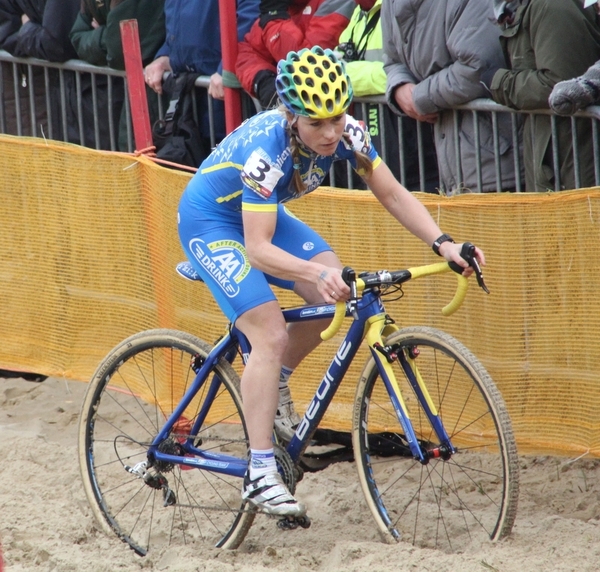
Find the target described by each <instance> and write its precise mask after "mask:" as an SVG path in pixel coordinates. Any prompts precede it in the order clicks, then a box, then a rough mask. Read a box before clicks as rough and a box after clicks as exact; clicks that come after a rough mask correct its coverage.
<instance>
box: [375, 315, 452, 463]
mask: <svg viewBox="0 0 600 572" xmlns="http://www.w3.org/2000/svg"><path fill="white" fill-rule="evenodd" d="M388 320H389V319H388V317H387V316H385V315H383V314H382V315H380V316H375V317H374V318H372V319H371V324H370V327H369V329H368V331H367V334H366V339H367V342H368V344H369V348H370V349H371V353H372V355H373V359H375V361H376V362H377V366H378V369H379V372H380V375H381V377H382V379H383V382H384V385H385V387H386V389H387V392H388V395H389V397H390V400H391V402H392V405H393V407H394V410H395V411H396V415H397V417H398V421H399V422H400V425H401V426H402V430H403V431H404V436H405V438H406V441H407V442H408V445H409V447H410V450H411V453H412V455H413V458H415V459H416V460H418V461H419V462H420V463H421V464H423V465H426V464H427V463H429V460H430V459H433V458H442V459H444V460H448V459H449V458H450V457H451V456H452V455H453V454H454V453H455V452H456V449H455V448H454V447H453V445H452V443H451V442H450V437H449V436H448V433H447V432H446V429H445V428H444V425H443V423H442V420H441V419H440V417H439V415H438V412H437V409H436V407H435V405H434V403H433V401H432V399H431V396H430V395H429V392H428V391H427V386H426V385H425V382H424V381H423V378H422V377H421V374H420V372H419V368H418V366H417V359H418V356H419V349H418V347H413V348H408V350H407V348H402V347H395V346H386V345H385V344H384V343H383V339H382V333H383V332H384V331H385V330H386V329H387V330H389V329H390V328H389V327H390V323H389V321H388ZM392 329H393V330H396V329H397V327H396V326H393V328H392ZM396 361H399V362H400V365H401V366H402V370H403V371H404V374H405V375H406V379H407V380H408V382H409V383H410V385H411V387H412V389H413V390H414V392H415V395H416V396H417V399H418V401H419V403H420V405H421V407H422V408H423V410H424V412H425V414H426V415H427V417H428V419H429V422H430V423H431V426H432V427H433V429H434V431H435V433H436V435H437V438H438V440H439V443H440V445H439V446H438V447H435V448H429V449H428V448H426V447H425V446H423V445H421V442H420V441H419V439H418V437H417V435H416V433H415V430H414V428H413V425H412V422H411V420H410V415H409V412H408V408H407V407H406V403H405V401H404V398H403V397H402V392H401V391H400V386H399V385H398V380H397V379H396V374H395V373H394V370H393V368H392V364H393V363H394V362H396Z"/></svg>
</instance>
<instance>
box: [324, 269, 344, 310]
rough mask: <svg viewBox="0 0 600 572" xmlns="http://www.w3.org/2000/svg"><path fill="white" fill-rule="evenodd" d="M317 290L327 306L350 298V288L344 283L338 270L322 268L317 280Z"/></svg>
mask: <svg viewBox="0 0 600 572" xmlns="http://www.w3.org/2000/svg"><path fill="white" fill-rule="evenodd" d="M317 290H318V291H319V293H320V294H321V296H323V300H325V302H327V303H329V304H332V303H335V302H340V301H341V300H347V299H348V297H349V296H350V287H349V286H348V284H346V283H345V282H344V280H343V278H342V271H341V270H340V269H339V268H331V267H328V266H324V267H323V270H322V272H321V273H320V274H319V277H318V278H317Z"/></svg>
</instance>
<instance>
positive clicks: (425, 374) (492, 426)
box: [353, 327, 519, 552]
mask: <svg viewBox="0 0 600 572" xmlns="http://www.w3.org/2000/svg"><path fill="white" fill-rule="evenodd" d="M385 343H386V345H390V346H393V347H394V348H395V350H396V352H397V353H398V354H402V356H404V357H405V358H406V359H409V358H410V359H411V360H412V363H413V368H412V369H413V370H416V371H418V372H419V373H420V376H421V378H422V380H423V382H424V384H425V385H426V387H427V390H428V392H429V395H430V397H431V401H432V403H433V406H434V407H435V410H437V412H438V415H439V417H440V418H441V421H442V423H443V425H444V427H445V429H446V432H447V434H448V435H449V437H450V440H451V443H452V445H453V446H454V448H455V449H456V452H455V453H454V454H452V455H451V456H450V458H447V459H446V460H444V459H442V458H441V457H438V458H431V459H430V460H429V462H428V463H427V464H421V463H420V462H419V461H417V460H415V459H414V458H413V457H412V455H411V453H410V449H409V448H408V444H407V442H406V439H405V437H404V432H403V430H402V427H401V425H400V423H399V421H398V418H397V416H396V413H395V411H394V408H393V407H392V403H391V401H390V397H389V395H388V393H387V390H386V388H385V386H384V384H383V381H382V379H381V377H380V375H379V370H378V368H377V365H376V363H375V361H374V359H373V358H371V359H370V360H369V361H368V362H367V364H366V365H365V368H364V370H363V372H362V375H361V378H360V381H359V384H358V387H357V392H356V398H355V403H354V416H353V418H354V420H355V423H354V426H353V446H354V452H355V457H356V464H357V469H358V472H359V478H360V482H361V486H362V489H363V492H364V494H365V497H366V499H367V503H368V505H369V508H370V509H371V512H372V513H373V516H374V518H375V520H376V522H377V525H378V527H379V529H380V531H381V532H382V533H383V535H384V537H385V538H386V539H387V540H390V541H393V540H400V539H402V540H405V541H408V542H411V543H412V544H415V545H417V546H420V547H429V548H437V549H442V550H445V551H447V552H458V551H462V550H464V548H465V547H466V546H467V545H468V544H469V543H471V542H479V541H481V540H482V539H491V540H492V541H494V540H498V539H500V538H502V537H504V536H506V535H507V534H509V533H510V531H511V529H512V526H513V523H514V520H515V516H516V511H517V500H518V494H519V467H518V457H517V448H516V444H515V440H514V437H513V432H512V428H511V423H510V419H509V416H508V412H507V410H506V406H505V404H504V401H503V399H502V397H501V395H500V393H499V391H498V390H497V388H496V386H495V385H494V383H493V381H492V379H491V378H490V376H489V374H488V373H487V371H486V370H485V368H484V367H483V365H482V364H481V363H480V362H479V360H478V359H477V358H476V357H475V356H474V355H473V354H472V353H471V352H470V351H469V350H468V349H467V348H466V347H465V346H464V345H463V344H461V343H460V342H459V341H458V340H456V339H454V338H453V337H452V336H450V335H448V334H445V333H443V332H441V331H438V330H435V329H433V328H426V327H413V328H406V329H403V330H400V331H397V332H394V333H393V334H392V335H390V336H389V337H388V338H387V339H386V340H385ZM400 362H401V359H398V360H396V361H395V362H394V364H393V367H394V373H395V375H396V378H397V381H398V385H399V387H400V391H401V393H402V396H403V398H404V401H405V404H406V408H407V410H408V412H409V416H410V420H411V422H412V424H413V427H414V430H415V433H416V436H417V438H418V440H419V443H420V445H421V447H422V448H423V449H425V450H428V451H436V450H437V451H439V450H440V443H439V440H438V438H437V436H436V434H435V432H434V431H433V429H432V427H431V424H430V421H429V419H428V417H427V415H425V412H424V410H423V408H422V407H421V405H420V403H419V400H418V399H417V396H416V394H415V392H414V391H413V389H412V386H411V385H410V383H409V382H408V380H407V376H406V374H405V371H404V369H403V368H402V366H401V365H400ZM432 456H433V455H432Z"/></svg>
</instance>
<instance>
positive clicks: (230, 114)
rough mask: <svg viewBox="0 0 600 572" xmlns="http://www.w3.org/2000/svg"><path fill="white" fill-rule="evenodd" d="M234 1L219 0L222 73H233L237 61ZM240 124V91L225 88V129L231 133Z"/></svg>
mask: <svg viewBox="0 0 600 572" xmlns="http://www.w3.org/2000/svg"><path fill="white" fill-rule="evenodd" d="M236 14H237V10H236V2H235V0H219V20H220V23H221V24H220V26H221V54H222V59H223V71H224V72H225V71H228V72H230V73H232V74H234V73H235V60H236V59H237V42H238V41H237V18H236ZM241 122H242V98H241V94H240V91H239V90H238V89H236V88H233V87H225V129H226V131H227V133H230V132H231V131H233V130H234V129H235V128H236V127H237V126H238V125H239V124H240V123H241Z"/></svg>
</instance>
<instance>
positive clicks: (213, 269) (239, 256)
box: [190, 238, 250, 298]
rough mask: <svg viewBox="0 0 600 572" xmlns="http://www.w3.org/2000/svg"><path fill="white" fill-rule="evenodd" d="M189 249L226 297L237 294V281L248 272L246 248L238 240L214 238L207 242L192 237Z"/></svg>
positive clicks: (238, 289)
mask: <svg viewBox="0 0 600 572" xmlns="http://www.w3.org/2000/svg"><path fill="white" fill-rule="evenodd" d="M190 250H191V251H192V254H193V255H194V258H196V260H197V261H198V262H199V263H200V264H201V265H202V267H203V268H204V269H205V270H206V271H207V272H208V273H209V274H210V275H211V276H212V277H213V279H214V280H215V282H216V283H217V284H218V285H219V287H220V288H221V290H223V292H224V293H225V295H226V296H227V297H228V298H233V297H234V296H236V295H237V294H238V292H239V291H240V287H239V283H240V282H241V281H242V280H243V279H244V278H245V277H246V276H247V275H248V272H250V263H249V262H248V258H247V256H246V250H245V249H244V247H243V246H242V245H241V244H240V243H239V242H237V241H235V240H216V241H214V242H209V243H208V244H207V243H206V242H205V241H204V240H202V239H200V238H194V239H193V240H191V241H190Z"/></svg>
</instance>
